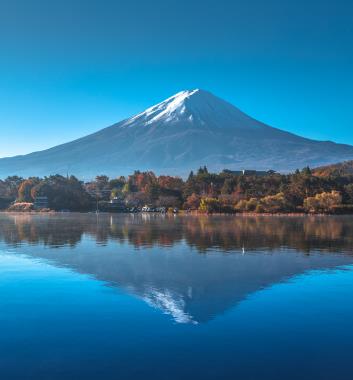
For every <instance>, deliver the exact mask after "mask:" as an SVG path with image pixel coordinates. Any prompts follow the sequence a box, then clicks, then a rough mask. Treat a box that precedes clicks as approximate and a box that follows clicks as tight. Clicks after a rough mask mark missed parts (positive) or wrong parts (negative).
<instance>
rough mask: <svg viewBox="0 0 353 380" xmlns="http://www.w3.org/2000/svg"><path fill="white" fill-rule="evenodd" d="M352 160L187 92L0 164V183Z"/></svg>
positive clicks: (350, 151) (334, 148) (351, 152)
mask: <svg viewBox="0 0 353 380" xmlns="http://www.w3.org/2000/svg"><path fill="white" fill-rule="evenodd" d="M350 159H353V146H350V145H343V144H336V143H333V142H330V141H315V140H310V139H307V138H303V137H300V136H297V135H294V134H292V133H288V132H285V131H282V130H280V129H276V128H272V127H269V126H267V125H265V124H263V123H261V122H259V121H257V120H255V119H253V118H251V117H250V116H248V115H246V114H245V113H243V112H242V111H240V110H239V109H238V108H236V107H234V106H233V105H231V104H230V103H228V102H226V101H224V100H222V99H220V98H218V97H216V96H214V95H212V94H211V93H209V92H207V91H203V90H199V89H196V90H188V91H182V92H179V93H178V94H176V95H174V96H172V97H170V98H168V99H166V100H165V101H163V102H161V103H159V104H157V105H155V106H153V107H151V108H148V109H147V110H145V111H144V112H142V113H140V114H138V115H136V116H134V117H131V118H129V119H126V120H123V121H121V122H119V123H117V124H114V125H112V126H110V127H107V128H105V129H102V130H100V131H98V132H96V133H93V134H91V135H88V136H86V137H82V138H80V139H78V140H74V141H72V142H69V143H66V144H62V145H58V146H56V147H53V148H50V149H47V150H44V151H40V152H34V153H31V154H27V155H23V156H16V157H9V158H2V159H0V178H1V177H6V176H8V175H15V174H17V175H21V176H45V175H50V174H65V175H66V173H67V172H69V173H70V174H74V175H76V176H78V177H80V178H85V179H89V178H93V177H94V176H96V175H97V174H107V175H110V176H117V175H126V174H128V173H131V172H132V171H134V170H137V169H138V170H153V171H155V172H156V173H158V174H159V173H166V174H178V175H183V176H185V175H187V174H188V172H189V171H190V170H191V169H196V168H198V167H199V166H203V165H206V166H207V167H208V168H209V169H211V170H213V171H219V170H222V169H225V168H227V169H234V170H240V169H257V170H269V169H273V170H277V171H291V170H295V169H297V168H303V167H304V166H307V165H309V166H311V167H314V166H321V165H326V164H332V163H336V162H340V161H345V160H350Z"/></svg>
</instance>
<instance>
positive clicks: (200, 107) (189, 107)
mask: <svg viewBox="0 0 353 380" xmlns="http://www.w3.org/2000/svg"><path fill="white" fill-rule="evenodd" d="M175 122H182V123H183V124H184V125H188V124H193V125H194V126H195V125H196V126H198V127H200V126H208V127H212V128H220V127H221V128H230V127H232V128H236V127H238V128H239V127H241V128H244V127H245V128H249V127H259V125H260V123H258V122H257V121H256V120H254V119H252V118H251V117H249V116H247V115H246V114H244V113H243V112H241V111H240V110H239V109H237V108H236V107H234V106H233V105H232V104H230V103H228V102H226V101H224V100H222V99H220V98H218V97H217V96H215V95H213V94H211V93H210V92H208V91H204V90H200V89H193V90H184V91H181V92H178V93H177V94H175V95H173V96H171V97H170V98H168V99H166V100H164V101H162V102H161V103H158V104H156V105H154V106H152V107H150V108H147V109H146V110H145V111H143V112H141V113H140V114H138V115H136V116H134V117H132V118H131V119H129V120H127V121H126V123H125V126H129V125H132V124H135V125H136V123H138V124H143V125H146V126H147V125H152V124H153V125H154V124H155V123H157V124H161V123H163V124H164V125H165V124H166V123H175Z"/></svg>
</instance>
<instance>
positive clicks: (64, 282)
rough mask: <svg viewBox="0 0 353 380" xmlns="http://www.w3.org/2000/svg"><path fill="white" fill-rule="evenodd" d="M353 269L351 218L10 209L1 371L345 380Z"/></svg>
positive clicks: (3, 257)
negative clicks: (18, 211) (31, 212)
mask: <svg viewBox="0 0 353 380" xmlns="http://www.w3.org/2000/svg"><path fill="white" fill-rule="evenodd" d="M352 269H353V220H352V218H351V217H349V216H347V217H346V216H344V217H331V216H326V217H309V216H308V217H282V216H276V217H237V216H236V217H235V216H212V217H208V216H174V215H173V216H169V215H166V216H161V215H152V214H146V215H144V214H137V215H130V214H127V215H121V214H115V215H108V214H99V215H95V214H66V213H65V214H53V215H50V214H47V215H45V214H43V215H40V214H37V215H29V214H25V215H24V214H5V213H3V214H0V275H1V276H0V309H1V310H2V311H1V313H0V333H1V337H2V339H1V341H0V354H1V357H2V359H1V360H0V371H1V373H2V374H4V378H6V379H12V378H14V379H17V378H18V379H23V378H26V379H27V378H29V379H47V378H50V379H77V378H85V379H95V378H104V379H115V378H132V379H134V378H136V379H140V378H141V377H146V378H155V379H179V378H189V377H197V378H205V379H214V378H216V377H218V378H226V379H228V378H229V379H234V378H237V377H238V378H241V379H260V378H261V379H283V378H286V379H298V378H302V379H313V378H315V379H332V378H338V379H349V378H350V374H351V371H352V369H353V366H352V364H351V361H350V360H348V358H349V357H350V356H351V355H352V354H353V344H352V343H351V342H352V341H353V340H352V338H353V330H352V328H351V326H350V321H351V320H352V317H353V304H352V302H351V299H352V298H351V294H352V291H353V272H352ZM18 363H21V366H19V365H18ZM298 363H300V366H299V365H298Z"/></svg>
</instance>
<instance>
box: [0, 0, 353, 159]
mask: <svg viewBox="0 0 353 380" xmlns="http://www.w3.org/2000/svg"><path fill="white" fill-rule="evenodd" d="M352 41H353V3H352V1H350V0H346V1H344V0H335V1H331V0H330V1H327V0H320V1H317V0H306V1H301V0H297V1H288V0H281V1H279V0H267V1H263V0H247V1H245V0H243V1H237V0H233V1H230V0H215V1H211V0H203V1H201V0H200V1H196V0H188V1H186V0H178V1H172V0H150V1H142V0H140V1H137V0H129V1H118V0H116V1H113V0H100V1H98V0H85V1H78V0H70V1H69V0H61V1H54V0H46V1H44V0H0V157H3V156H12V155H15V154H23V153H28V152H31V151H34V150H40V149H44V148H47V147H50V146H53V145H57V144H59V143H63V142H66V141H69V140H72V139H74V138H77V137H80V136H83V135H86V134H88V133H91V132H94V131H96V130H98V129H101V128H103V127H106V126H108V125H110V124H113V123H115V122H117V121H120V120H121V119H123V118H126V117H128V116H131V115H133V114H135V113H138V112H140V111H142V110H143V109H145V108H147V107H148V106H150V105H152V104H154V103H157V102H159V101H162V100H163V99H164V98H166V97H169V96H171V95H172V94H174V93H176V92H179V91H180V90H183V89H192V88H202V89H205V90H208V91H211V92H213V93H214V94H215V95H218V96H220V97H222V98H224V99H226V100H228V101H230V102H231V103H233V104H234V105H236V106H237V107H239V108H240V109H242V110H243V111H245V112H246V113H248V114H250V115H251V116H253V117H255V118H257V119H259V120H261V121H263V122H265V123H267V124H269V125H272V126H275V127H277V128H281V129H285V130H288V131H291V132H294V133H297V134H301V135H303V136H307V137H311V138H315V139H321V140H334V141H337V142H343V143H350V144H353V133H352V130H353V129H352V127H353V107H352V103H353V44H352Z"/></svg>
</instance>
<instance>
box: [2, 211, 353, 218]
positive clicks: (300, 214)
mask: <svg viewBox="0 0 353 380" xmlns="http://www.w3.org/2000/svg"><path fill="white" fill-rule="evenodd" d="M0 213H1V214H10V215H65V214H87V215H88V214H96V215H99V214H102V215H153V216H157V215H160V216H207V217H212V216H234V217H237V216H242V217H259V216H261V217H265V216H271V217H283V216H286V217H304V216H308V217H310V216H349V215H352V216H353V213H339V214H334V213H305V212H298V213H295V212H290V213H283V212H281V213H256V212H242V213H216V212H214V213H205V212H199V211H191V212H186V211H183V210H181V211H179V212H178V213H159V212H136V213H133V212H105V211H100V212H98V213H96V212H95V211H65V212H62V211H54V210H50V211H33V210H31V211H8V210H0Z"/></svg>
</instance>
